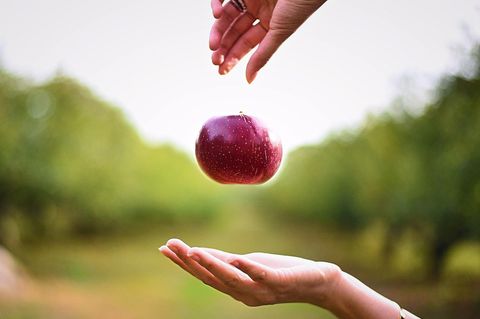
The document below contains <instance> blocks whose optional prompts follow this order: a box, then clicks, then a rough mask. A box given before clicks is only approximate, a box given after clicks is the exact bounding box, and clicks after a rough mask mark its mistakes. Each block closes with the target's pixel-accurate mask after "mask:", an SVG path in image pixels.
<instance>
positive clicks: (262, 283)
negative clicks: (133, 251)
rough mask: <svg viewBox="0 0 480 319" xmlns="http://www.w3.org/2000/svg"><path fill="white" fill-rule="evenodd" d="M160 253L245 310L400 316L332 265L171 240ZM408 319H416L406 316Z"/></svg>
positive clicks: (346, 318) (345, 318) (359, 318)
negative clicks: (289, 308)
mask: <svg viewBox="0 0 480 319" xmlns="http://www.w3.org/2000/svg"><path fill="white" fill-rule="evenodd" d="M160 252H161V253H162V254H163V255H164V256H165V257H167V258H169V259H170V260H171V261H173V262H174V263H175V264H177V265H178V266H179V267H181V268H182V269H183V270H185V271H186V272H188V273H190V274H191V275H192V276H194V277H196V278H197V279H199V280H201V281H202V282H203V283H204V284H206V285H209V286H211V287H213V288H215V289H217V290H218V291H221V292H223V293H225V294H227V295H229V296H231V297H232V298H234V299H236V300H238V301H240V302H242V303H244V304H245V305H248V306H262V305H271V304H278V303H289V302H305V303H310V304H313V305H316V306H319V307H322V308H325V309H327V310H329V311H331V312H332V313H333V314H335V315H336V316H337V317H338V318H341V319H354V318H356V319H363V318H365V319H367V318H368V319H392V318H400V307H399V306H398V305H397V304H396V303H395V302H393V301H391V300H389V299H387V298H385V297H384V296H382V295H380V294H378V293H377V292H375V291H374V290H372V289H370V288H369V287H367V286H366V285H364V284H363V283H361V282H360V281H359V280H358V279H356V278H354V277H352V276H351V275H349V274H347V273H345V272H343V271H342V270H341V269H340V268H339V267H338V266H337V265H335V264H332V263H328V262H317V261H312V260H308V259H303V258H299V257H292V256H282V255H273V254H266V253H251V254H246V255H239V254H233V253H228V252H225V251H221V250H217V249H212V248H198V247H195V248H191V247H189V246H188V245H187V244H185V243H184V242H182V241H181V240H179V239H171V240H169V241H168V242H167V244H166V245H164V246H162V247H160ZM407 318H408V319H415V318H418V317H416V316H414V315H412V314H410V313H408V314H407Z"/></svg>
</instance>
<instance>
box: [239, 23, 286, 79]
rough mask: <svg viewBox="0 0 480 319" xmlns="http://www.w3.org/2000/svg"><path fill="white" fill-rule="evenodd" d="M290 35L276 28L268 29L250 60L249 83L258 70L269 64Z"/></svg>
mask: <svg viewBox="0 0 480 319" xmlns="http://www.w3.org/2000/svg"><path fill="white" fill-rule="evenodd" d="M289 36H290V34H288V33H282V32H279V31H275V30H270V31H268V33H267V34H266V35H265V37H264V38H263V40H262V42H260V45H259V46H258V49H257V50H256V51H255V53H254V54H253V55H252V57H251V58H250V61H248V64H247V73H246V76H247V81H248V83H252V81H253V80H254V79H255V77H256V76H257V73H258V71H260V69H261V68H263V67H264V66H265V64H267V62H268V60H270V58H271V57H272V55H273V54H274V53H275V52H276V51H277V49H278V48H279V47H280V45H281V44H282V43H283V42H284V41H285V40H286V39H287V38H288V37H289Z"/></svg>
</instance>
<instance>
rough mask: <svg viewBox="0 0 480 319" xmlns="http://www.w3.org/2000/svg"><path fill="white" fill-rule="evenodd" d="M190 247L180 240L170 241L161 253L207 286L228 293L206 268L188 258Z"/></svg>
mask: <svg viewBox="0 0 480 319" xmlns="http://www.w3.org/2000/svg"><path fill="white" fill-rule="evenodd" d="M189 249H190V247H189V246H188V245H186V244H185V243H184V242H182V241H181V240H179V239H170V240H169V241H168V242H167V247H166V249H165V248H164V249H161V250H160V251H161V252H162V254H164V255H165V256H166V257H167V258H169V259H170V260H172V261H173V262H174V263H175V264H177V265H179V266H180V267H181V268H182V269H184V270H185V271H187V272H188V273H190V274H191V275H193V276H194V277H196V278H197V279H199V280H201V281H202V282H203V283H205V284H206V285H209V286H211V287H213V288H215V289H217V290H220V291H221V292H224V293H226V287H225V286H224V285H223V284H222V283H221V282H220V281H219V280H218V279H216V278H215V277H214V276H213V275H212V274H211V273H209V272H208V271H207V270H206V269H205V268H204V267H202V266H201V265H199V264H198V263H196V262H195V261H193V260H192V259H191V258H189V257H188V256H187V254H188V250H189Z"/></svg>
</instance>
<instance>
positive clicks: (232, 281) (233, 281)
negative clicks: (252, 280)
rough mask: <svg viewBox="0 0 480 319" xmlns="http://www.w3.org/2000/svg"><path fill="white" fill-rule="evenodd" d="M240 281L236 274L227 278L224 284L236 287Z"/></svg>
mask: <svg viewBox="0 0 480 319" xmlns="http://www.w3.org/2000/svg"><path fill="white" fill-rule="evenodd" d="M239 283H240V278H239V277H238V276H235V277H232V278H229V279H228V280H227V281H225V285H227V286H229V287H236V286H238V284H239Z"/></svg>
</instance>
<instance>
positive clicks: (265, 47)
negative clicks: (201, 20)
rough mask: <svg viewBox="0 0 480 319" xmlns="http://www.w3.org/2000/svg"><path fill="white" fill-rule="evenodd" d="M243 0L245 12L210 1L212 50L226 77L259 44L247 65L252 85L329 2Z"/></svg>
mask: <svg viewBox="0 0 480 319" xmlns="http://www.w3.org/2000/svg"><path fill="white" fill-rule="evenodd" d="M243 1H244V2H245V4H246V7H247V10H246V11H245V12H241V11H240V10H238V9H237V8H236V7H235V5H233V3H232V1H229V2H228V3H227V4H225V5H224V6H222V3H223V2H224V0H211V5H212V11H213V16H214V17H215V18H216V20H215V22H214V24H213V26H212V30H211V33H210V49H211V50H213V51H214V52H213V54H212V62H213V64H215V65H218V66H219V73H220V74H227V73H228V72H230V70H231V69H232V68H233V67H234V66H235V65H236V64H237V63H238V61H239V60H240V59H242V58H243V57H244V56H245V55H246V54H247V53H248V52H249V51H250V50H252V49H253V48H254V47H256V46H257V45H258V44H259V47H258V49H257V50H256V51H255V53H254V54H253V55H252V57H251V58H250V61H249V62H248V65H247V72H246V77H247V81H248V82H249V83H251V82H252V81H253V80H254V79H255V77H256V75H257V72H258V71H259V70H260V69H261V68H262V67H263V66H264V65H265V64H266V63H267V62H268V60H269V59H270V58H271V56H272V55H273V54H274V53H275V51H276V50H277V49H278V47H279V46H280V45H281V44H282V43H283V42H284V41H285V40H286V39H287V38H288V37H289V36H290V35H291V34H292V33H293V32H295V31H296V30H297V28H298V27H299V26H300V25H301V24H302V23H303V22H305V20H306V19H307V18H308V17H309V16H310V15H311V14H312V13H313V12H315V11H316V10H317V9H318V8H319V7H320V6H321V5H322V4H323V3H324V2H325V1H326V0H243ZM257 20H258V23H257V24H254V22H255V21H257Z"/></svg>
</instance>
